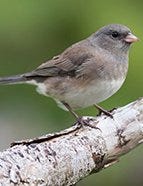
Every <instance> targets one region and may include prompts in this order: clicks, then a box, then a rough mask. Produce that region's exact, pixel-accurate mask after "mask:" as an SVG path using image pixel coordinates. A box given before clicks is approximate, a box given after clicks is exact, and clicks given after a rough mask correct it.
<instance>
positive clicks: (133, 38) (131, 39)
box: [124, 33, 139, 43]
mask: <svg viewBox="0 0 143 186" xmlns="http://www.w3.org/2000/svg"><path fill="white" fill-rule="evenodd" d="M124 41H126V42H127V43H134V42H136V41H139V39H138V38H137V37H136V36H135V35H133V34H132V33H129V34H128V35H127V36H126V37H125V39H124Z"/></svg>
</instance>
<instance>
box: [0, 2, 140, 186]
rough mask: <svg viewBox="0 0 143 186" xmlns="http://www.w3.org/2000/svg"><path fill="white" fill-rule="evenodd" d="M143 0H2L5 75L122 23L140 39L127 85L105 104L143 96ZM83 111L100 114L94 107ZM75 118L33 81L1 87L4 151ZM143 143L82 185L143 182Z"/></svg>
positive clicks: (0, 69)
mask: <svg viewBox="0 0 143 186" xmlns="http://www.w3.org/2000/svg"><path fill="white" fill-rule="evenodd" d="M142 10H143V1H129V0H120V1H113V0H109V1H104V2H103V1H99V0H98V1H95V0H88V1H85V0H41V1H40V0H20V1H19V0H13V1H11V0H1V1H0V76H7V75H13V74H19V73H24V72H27V71H30V70H33V69H34V68H35V67H37V66H38V65H40V64H41V63H42V62H44V61H46V60H48V59H50V58H51V57H52V56H54V55H57V54H59V53H60V52H62V51H63V50H64V49H65V48H66V47H68V46H70V45H71V44H72V43H75V42H77V41H79V40H81V39H83V38H85V37H87V36H89V35H90V34H91V33H93V32H95V31H96V30H97V29H98V28H99V27H101V26H103V25H106V24H109V23H121V24H125V25H127V26H128V27H130V28H131V30H132V31H133V32H134V33H135V34H136V35H137V36H138V37H139V38H140V42H138V43H135V44H134V45H133V47H132V49H131V52H130V68H129V73H128V77H127V79H126V82H125V84H124V85H123V87H122V88H121V89H120V91H118V93H116V94H115V95H114V96H112V98H110V99H108V100H106V101H104V102H103V103H101V105H102V106H104V107H105V108H107V109H111V108H113V107H118V106H123V105H125V104H127V103H129V102H131V101H134V100H135V99H137V98H138V97H141V96H143V86H142V85H143V72H142V71H143V52H142V49H143V40H142V38H143V23H142V22H143V21H142V20H143V11H142ZM78 113H80V114H83V115H95V114H96V111H95V109H94V108H93V107H91V108H87V109H84V110H81V111H78ZM73 122H74V119H73V118H72V116H70V114H69V113H68V112H65V111H63V110H61V109H60V108H58V107H57V106H56V104H55V102H54V101H53V100H52V99H50V98H46V97H44V96H41V95H39V94H37V93H36V92H35V87H33V86H30V85H13V86H0V145H1V150H2V149H5V148H7V147H8V146H9V144H10V143H11V142H12V141H14V140H20V139H24V138H30V137H35V136H40V135H41V134H45V133H48V132H53V131H59V130H61V129H64V128H66V127H68V126H70V125H71V124H72V123H73ZM142 157H143V146H142V145H141V146H140V147H138V148H136V149H135V150H134V151H132V152H130V153H129V154H127V155H126V156H123V157H122V158H121V161H120V162H119V163H118V164H115V165H114V166H112V167H110V168H108V169H106V170H104V171H101V172H100V173H98V174H94V175H92V176H90V177H88V178H86V179H84V180H82V181H81V182H79V183H78V186H81V185H82V186H86V185H91V186H92V185H98V186H106V185H110V186H112V185H114V186H115V185H116V186H119V185H122V186H127V185H130V186H134V185H136V186H140V185H141V186H142V185H143V176H142V174H143V164H142Z"/></svg>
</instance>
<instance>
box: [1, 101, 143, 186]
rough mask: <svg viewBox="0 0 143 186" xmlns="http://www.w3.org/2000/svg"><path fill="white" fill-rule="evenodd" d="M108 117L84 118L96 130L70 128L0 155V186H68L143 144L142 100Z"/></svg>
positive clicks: (115, 111) (19, 145)
mask: <svg viewBox="0 0 143 186" xmlns="http://www.w3.org/2000/svg"><path fill="white" fill-rule="evenodd" d="M112 114H113V119H112V118H110V117H107V116H105V115H101V116H98V117H95V118H93V117H84V118H86V119H87V118H88V120H89V123H90V125H93V126H96V128H92V127H89V126H83V127H81V128H79V129H77V128H76V126H73V127H70V128H69V129H66V130H64V131H61V132H59V133H55V134H48V135H46V136H42V137H40V140H39V138H37V139H34V143H32V140H27V143H21V144H20V143H17V145H16V144H14V146H13V147H11V148H9V149H7V150H5V151H3V152H1V153H0V184H1V185H3V186H5V185H10V186H13V185H25V186H26V185H30V186H32V185H42V186H44V185H48V186H60V185H68V186H69V185H73V184H75V183H77V182H78V181H79V180H81V179H82V178H84V177H85V176H88V175H90V174H92V173H96V172H98V171H100V170H101V169H103V168H106V167H108V166H110V165H111V164H113V163H115V162H117V161H118V158H119V157H120V156H121V155H123V154H125V153H127V152H128V151H130V150H131V149H133V148H134V147H136V146H138V145H139V144H140V143H142V142H143V98H142V99H138V100H137V101H135V102H133V103H131V104H129V105H127V106H125V107H122V108H118V109H117V110H113V111H112ZM89 118H90V119H89ZM47 137H48V139H47Z"/></svg>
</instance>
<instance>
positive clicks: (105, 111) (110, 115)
mask: <svg viewBox="0 0 143 186" xmlns="http://www.w3.org/2000/svg"><path fill="white" fill-rule="evenodd" d="M94 106H95V107H96V108H97V109H98V111H99V115H101V114H102V113H104V114H105V115H107V116H109V117H111V118H112V119H113V115H112V114H111V112H110V111H108V110H105V109H104V108H102V107H100V106H99V105H97V104H94Z"/></svg>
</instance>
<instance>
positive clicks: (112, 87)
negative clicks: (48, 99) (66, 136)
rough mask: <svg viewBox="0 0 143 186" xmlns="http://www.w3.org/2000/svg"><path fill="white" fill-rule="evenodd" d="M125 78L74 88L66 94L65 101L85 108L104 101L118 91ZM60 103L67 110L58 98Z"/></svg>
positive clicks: (74, 107)
mask: <svg viewBox="0 0 143 186" xmlns="http://www.w3.org/2000/svg"><path fill="white" fill-rule="evenodd" d="M123 82H124V79H121V80H112V81H103V82H98V83H97V82H96V85H94V83H93V84H92V85H89V86H88V87H86V89H80V90H73V91H72V92H70V93H67V94H66V95H64V101H65V102H67V103H68V104H69V105H70V107H72V108H73V109H79V108H85V107H88V106H91V105H93V104H96V103H99V102H102V101H104V100H106V99H107V98H109V97H110V96H112V95H113V94H114V93H116V92H117V91H118V90H119V88H120V87H121V86H122V84H123ZM56 102H57V103H58V105H59V106H60V107H61V108H62V109H64V110H66V108H65V107H64V105H63V104H61V103H60V102H59V101H58V100H56Z"/></svg>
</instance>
